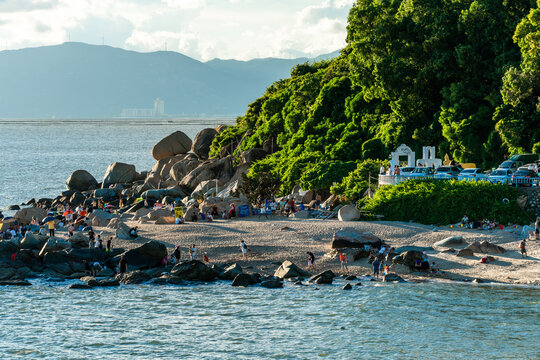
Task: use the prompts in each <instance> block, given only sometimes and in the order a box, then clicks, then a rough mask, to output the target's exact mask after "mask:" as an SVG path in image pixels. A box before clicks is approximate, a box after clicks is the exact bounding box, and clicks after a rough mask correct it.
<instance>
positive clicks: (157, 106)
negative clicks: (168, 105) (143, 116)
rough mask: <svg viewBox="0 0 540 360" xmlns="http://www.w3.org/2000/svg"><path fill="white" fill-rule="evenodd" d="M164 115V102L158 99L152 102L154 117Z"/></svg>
mask: <svg viewBox="0 0 540 360" xmlns="http://www.w3.org/2000/svg"><path fill="white" fill-rule="evenodd" d="M163 115H165V102H164V101H163V100H161V99H160V98H157V99H156V100H154V116H163Z"/></svg>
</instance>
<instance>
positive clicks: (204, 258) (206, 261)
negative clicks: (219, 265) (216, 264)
mask: <svg viewBox="0 0 540 360" xmlns="http://www.w3.org/2000/svg"><path fill="white" fill-rule="evenodd" d="M203 261H204V262H205V263H209V262H210V259H209V258H208V255H207V254H206V253H203Z"/></svg>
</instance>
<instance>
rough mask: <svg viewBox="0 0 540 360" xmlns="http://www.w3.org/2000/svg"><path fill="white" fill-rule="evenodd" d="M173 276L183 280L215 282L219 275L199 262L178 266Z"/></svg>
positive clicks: (172, 272)
mask: <svg viewBox="0 0 540 360" xmlns="http://www.w3.org/2000/svg"><path fill="white" fill-rule="evenodd" d="M171 274H172V275H174V276H175V277H177V278H179V279H182V280H189V281H205V282H206V281H213V280H214V279H215V278H216V277H217V276H218V273H217V272H216V271H215V270H214V269H212V268H210V267H208V266H206V265H205V264H204V263H202V262H200V261H198V260H192V261H188V262H182V263H179V264H176V265H175V266H174V268H173V269H172V271H171Z"/></svg>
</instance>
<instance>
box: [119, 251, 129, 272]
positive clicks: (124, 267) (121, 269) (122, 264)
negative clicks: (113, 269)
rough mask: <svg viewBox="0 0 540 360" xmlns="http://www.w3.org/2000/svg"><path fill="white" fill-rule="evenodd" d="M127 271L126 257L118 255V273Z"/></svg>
mask: <svg viewBox="0 0 540 360" xmlns="http://www.w3.org/2000/svg"><path fill="white" fill-rule="evenodd" d="M126 271H127V261H126V258H124V255H122V256H121V257H120V261H119V262H118V273H120V274H124V273H125V272H126Z"/></svg>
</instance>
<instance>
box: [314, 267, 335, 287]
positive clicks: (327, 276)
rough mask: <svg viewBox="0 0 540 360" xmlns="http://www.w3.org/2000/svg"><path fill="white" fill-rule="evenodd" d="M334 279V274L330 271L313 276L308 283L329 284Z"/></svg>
mask: <svg viewBox="0 0 540 360" xmlns="http://www.w3.org/2000/svg"><path fill="white" fill-rule="evenodd" d="M335 277H336V274H334V273H333V272H332V270H327V271H324V272H322V273H320V274H318V275H315V276H313V277H312V278H311V279H309V282H310V283H312V284H331V283H332V282H333V281H334V278H335Z"/></svg>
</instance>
